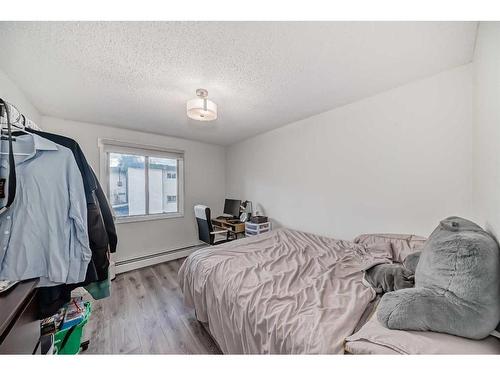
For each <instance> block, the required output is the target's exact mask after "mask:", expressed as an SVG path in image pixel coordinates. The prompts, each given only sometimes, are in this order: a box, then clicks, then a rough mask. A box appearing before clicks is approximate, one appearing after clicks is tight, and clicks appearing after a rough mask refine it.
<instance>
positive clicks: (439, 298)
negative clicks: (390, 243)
mask: <svg viewBox="0 0 500 375" xmlns="http://www.w3.org/2000/svg"><path fill="white" fill-rule="evenodd" d="M414 260H416V261H417V262H418V264H417V267H416V272H415V288H411V289H402V290H398V291H395V292H391V293H387V294H385V295H384V296H383V297H382V300H381V301H380V304H379V308H378V314H377V317H378V320H379V321H380V322H381V323H382V324H383V325H384V326H386V327H387V328H390V329H402V330H416V331H435V332H443V333H449V334H452V335H456V336H462V337H467V338H471V339H482V338H484V337H486V336H488V335H489V334H490V333H491V332H492V331H493V330H494V329H495V327H496V326H497V324H498V323H499V321H500V250H499V247H498V244H497V242H496V241H495V239H494V238H493V237H492V236H491V235H489V234H488V233H487V232H485V231H484V230H482V229H481V227H479V226H478V225H476V224H474V223H473V222H471V221H469V220H466V219H462V218H459V217H449V218H447V219H445V220H443V221H441V223H440V224H439V226H438V227H437V228H436V229H435V230H434V231H433V232H432V234H431V236H430V237H429V239H428V240H427V242H426V243H425V245H424V248H423V250H422V253H421V254H420V260H418V256H417V257H416V258H415V259H414Z"/></svg>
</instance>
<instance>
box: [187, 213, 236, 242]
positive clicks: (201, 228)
mask: <svg viewBox="0 0 500 375" xmlns="http://www.w3.org/2000/svg"><path fill="white" fill-rule="evenodd" d="M194 216H195V217H196V222H197V223H198V238H199V239H200V240H201V241H203V242H205V243H207V244H209V245H219V244H221V243H224V242H229V241H232V240H235V239H236V235H235V234H234V233H233V232H231V231H230V230H228V229H220V230H214V227H213V225H212V219H211V216H210V208H208V207H207V206H204V205H201V204H198V205H196V206H194ZM216 236H220V237H222V236H223V237H222V238H221V239H220V240H218V241H216V238H215V237H216Z"/></svg>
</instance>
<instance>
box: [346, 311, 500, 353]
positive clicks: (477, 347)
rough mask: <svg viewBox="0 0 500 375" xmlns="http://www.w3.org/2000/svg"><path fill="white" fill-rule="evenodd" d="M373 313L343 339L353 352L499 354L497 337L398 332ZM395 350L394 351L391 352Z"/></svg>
mask: <svg viewBox="0 0 500 375" xmlns="http://www.w3.org/2000/svg"><path fill="white" fill-rule="evenodd" d="M376 312H377V311H375V313H374V314H373V315H372V316H371V318H370V319H369V320H368V322H367V323H366V324H365V325H364V326H363V327H362V328H361V329H360V330H359V331H358V332H356V333H355V334H354V335H352V336H349V337H347V338H346V343H345V349H346V351H348V352H349V353H352V354H394V352H395V353H399V354H500V339H497V338H496V337H493V336H488V337H487V338H485V339H483V340H471V339H466V338H463V337H458V336H453V335H448V334H445V333H437V332H419V331H400V330H395V329H388V328H385V327H384V326H382V324H380V323H379V322H378V320H377V318H376V315H377V314H376ZM392 351H394V352H393V353H391V352H392Z"/></svg>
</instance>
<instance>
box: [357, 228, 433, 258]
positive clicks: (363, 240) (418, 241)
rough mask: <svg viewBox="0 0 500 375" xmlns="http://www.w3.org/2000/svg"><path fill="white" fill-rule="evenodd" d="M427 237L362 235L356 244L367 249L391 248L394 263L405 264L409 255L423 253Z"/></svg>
mask: <svg viewBox="0 0 500 375" xmlns="http://www.w3.org/2000/svg"><path fill="white" fill-rule="evenodd" d="M425 241H426V238H425V237H421V236H416V235H414V234H384V233H376V234H361V235H359V236H358V237H356V238H355V239H354V243H358V244H360V245H363V246H365V247H366V248H370V247H373V248H379V247H389V249H390V251H391V258H392V260H393V261H394V262H398V263H403V261H404V260H405V258H406V257H407V256H408V254H411V253H413V252H415V251H421V250H422V248H423V246H424V243H425Z"/></svg>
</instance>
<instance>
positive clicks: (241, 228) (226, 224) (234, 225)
mask: <svg viewBox="0 0 500 375" xmlns="http://www.w3.org/2000/svg"><path fill="white" fill-rule="evenodd" d="M212 225H213V226H214V227H218V228H222V229H228V230H230V231H231V232H233V233H234V234H235V235H236V238H237V237H238V234H239V233H242V234H243V236H245V223H242V222H241V221H239V220H236V219H212Z"/></svg>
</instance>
